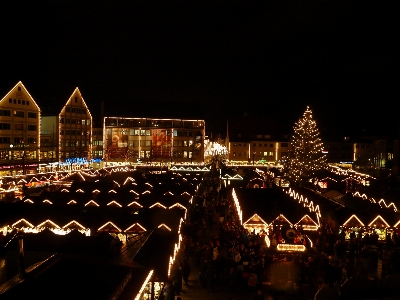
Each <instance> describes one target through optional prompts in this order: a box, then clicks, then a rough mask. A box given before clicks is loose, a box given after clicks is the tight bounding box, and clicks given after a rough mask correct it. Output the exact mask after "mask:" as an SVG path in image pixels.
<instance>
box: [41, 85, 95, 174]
mask: <svg viewBox="0 0 400 300" xmlns="http://www.w3.org/2000/svg"><path fill="white" fill-rule="evenodd" d="M41 131H42V134H43V137H42V140H43V142H44V145H43V154H42V157H41V159H43V160H44V161H49V160H50V161H51V160H52V159H53V158H54V156H55V157H56V161H58V162H60V164H61V165H64V167H65V166H68V167H70V166H72V167H73V168H74V166H82V165H86V166H88V165H89V162H90V161H91V156H92V150H91V149H92V115H91V114H90V111H89V108H88V107H87V105H86V103H85V100H84V99H83V97H82V95H81V92H80V91H79V89H78V88H76V89H75V90H74V92H73V93H72V95H71V96H70V98H69V99H68V101H67V103H66V104H65V105H64V107H63V108H62V109H61V112H60V113H59V115H58V116H44V117H42V127H41ZM56 144H57V147H55V145H56ZM55 148H56V150H54V149H55ZM54 151H56V152H55V153H54Z"/></svg>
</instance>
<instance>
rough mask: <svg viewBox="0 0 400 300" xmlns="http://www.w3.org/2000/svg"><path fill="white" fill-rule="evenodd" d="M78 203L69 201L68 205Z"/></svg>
mask: <svg viewBox="0 0 400 300" xmlns="http://www.w3.org/2000/svg"><path fill="white" fill-rule="evenodd" d="M76 203H77V202H76V201H75V200H71V201H69V202H68V203H67V204H76Z"/></svg>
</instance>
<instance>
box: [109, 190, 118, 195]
mask: <svg viewBox="0 0 400 300" xmlns="http://www.w3.org/2000/svg"><path fill="white" fill-rule="evenodd" d="M108 192H109V193H114V194H116V193H117V192H116V191H115V190H109V191H108Z"/></svg>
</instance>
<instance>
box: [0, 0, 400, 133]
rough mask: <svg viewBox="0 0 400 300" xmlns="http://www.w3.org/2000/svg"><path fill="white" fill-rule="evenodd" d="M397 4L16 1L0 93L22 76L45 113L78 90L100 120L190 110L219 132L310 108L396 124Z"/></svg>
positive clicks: (340, 119) (367, 123) (336, 124)
mask: <svg viewBox="0 0 400 300" xmlns="http://www.w3.org/2000/svg"><path fill="white" fill-rule="evenodd" d="M398 6H399V5H396V4H395V3H394V2H392V3H391V2H380V1H379V2H378V1H376V2H363V1H361V2H355V1H351V2H345V1H343V2H342V1H341V2H339V1H338V2H308V1H304V2H295V1H292V2H283V4H282V3H280V2H270V3H264V2H261V1H260V2H255V1H254V2H253V1H251V2H250V1H246V2H236V1H235V2H225V1H224V2H208V1H207V2H191V1H188V2H152V1H143V2H136V1H126V2H124V1H109V2H101V1H73V2H72V1H71V2H69V1H57V2H40V1H39V2H38V1H35V2H34V3H31V2H16V3H15V4H14V5H11V6H10V7H9V8H8V9H7V12H6V13H5V12H3V16H2V21H1V23H0V24H1V29H0V32H1V35H2V41H3V43H2V59H1V61H2V70H3V79H2V80H1V82H0V88H1V90H0V94H3V95H5V94H6V93H7V92H8V91H9V89H10V88H12V87H13V86H14V85H15V84H16V83H17V82H18V81H19V80H21V81H22V82H23V83H24V84H25V86H26V88H27V89H28V91H29V92H30V93H31V94H32V96H33V98H34V99H35V100H36V102H37V103H38V104H39V106H40V107H41V108H42V112H43V113H46V112H50V111H51V110H52V109H54V108H56V110H57V111H58V110H60V108H61V106H62V105H64V104H65V102H66V101H67V99H68V97H69V96H70V95H71V94H72V92H73V90H74V88H75V87H79V89H80V90H81V92H82V95H83V97H84V99H85V100H86V102H87V104H88V105H89V109H90V110H91V111H92V112H93V114H94V115H95V116H99V115H100V101H102V100H103V101H104V102H105V108H106V114H107V113H111V112H112V113H113V114H118V113H119V112H121V114H122V113H124V114H130V113H131V112H132V116H144V115H143V113H144V109H143V111H142V110H141V107H143V104H144V103H146V104H147V105H148V106H151V107H154V110H155V112H157V109H158V107H161V106H158V105H157V104H156V102H163V103H164V104H167V106H168V107H170V109H171V111H173V110H176V109H177V108H179V107H180V105H181V104H182V110H190V109H191V110H193V111H192V112H187V111H185V115H184V116H183V117H186V116H190V115H191V114H192V113H194V114H196V113H197V114H200V115H204V116H203V117H202V118H204V119H206V121H207V123H206V124H208V128H211V127H213V130H215V131H218V130H221V131H224V129H225V123H226V118H227V117H229V116H236V115H240V114H242V113H243V112H244V111H247V112H248V113H249V114H250V115H259V116H263V115H265V116H273V117H275V118H277V119H279V120H281V121H283V122H287V123H288V124H290V125H292V123H294V122H295V121H297V120H298V118H300V117H301V116H302V114H303V112H304V110H305V108H306V106H307V105H309V106H310V107H311V109H312V110H313V112H314V118H315V119H316V120H317V122H318V124H320V126H323V127H327V128H340V129H343V130H347V129H349V128H354V127H359V126H360V127H367V128H377V127H379V128H384V127H386V126H390V127H393V126H394V125H395V124H396V121H395V120H394V119H395V118H396V116H398V115H399V112H400V111H399V109H398V108H397V106H399V105H397V103H398V102H399V91H398V87H399V79H400V78H399V65H400V64H399V62H400V58H399V53H400V51H399V50H400V49H399V45H400V43H399V37H400V35H399V29H400V27H399V20H400V16H399V7H398ZM159 109H160V110H161V108H159ZM163 110H165V108H163ZM163 113H165V111H163ZM179 113H181V111H179ZM174 117H179V116H174Z"/></svg>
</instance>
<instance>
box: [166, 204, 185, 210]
mask: <svg viewBox="0 0 400 300" xmlns="http://www.w3.org/2000/svg"><path fill="white" fill-rule="evenodd" d="M174 207H179V208H182V209H184V210H186V207H184V206H183V205H182V204H180V203H175V204H174V205H171V206H170V207H169V209H171V208H174Z"/></svg>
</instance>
